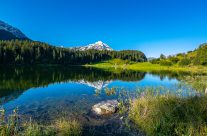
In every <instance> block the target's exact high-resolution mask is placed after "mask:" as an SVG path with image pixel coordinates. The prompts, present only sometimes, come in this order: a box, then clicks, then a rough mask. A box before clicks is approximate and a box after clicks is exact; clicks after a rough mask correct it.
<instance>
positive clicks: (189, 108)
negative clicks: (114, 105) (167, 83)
mask: <svg viewBox="0 0 207 136" xmlns="http://www.w3.org/2000/svg"><path fill="white" fill-rule="evenodd" d="M144 94H145V95H143V96H142V97H140V98H136V99H134V100H133V101H132V102H131V105H130V111H129V119H130V120H131V121H133V122H134V123H135V124H136V125H137V128H138V129H140V130H142V131H143V132H144V133H145V134H146V135H149V136H157V135H160V136H165V135H175V136H181V135H186V136H191V135H193V136H205V135H207V121H206V120H207V115H206V113H207V107H206V105H207V96H206V95H201V96H190V97H182V96H176V95H172V94H164V95H163V94H162V95H155V94H154V93H147V92H144Z"/></svg>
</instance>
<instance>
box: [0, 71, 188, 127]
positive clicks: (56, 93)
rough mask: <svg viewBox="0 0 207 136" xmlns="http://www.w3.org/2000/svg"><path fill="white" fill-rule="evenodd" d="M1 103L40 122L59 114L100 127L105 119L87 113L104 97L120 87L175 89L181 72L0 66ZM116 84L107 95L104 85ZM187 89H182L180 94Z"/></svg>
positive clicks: (49, 119)
mask: <svg viewBox="0 0 207 136" xmlns="http://www.w3.org/2000/svg"><path fill="white" fill-rule="evenodd" d="M0 70H1V72H0V73H1V74H0V100H1V101H0V102H1V107H3V108H5V110H6V111H7V113H8V114H9V113H11V112H12V110H13V109H15V108H17V107H18V110H19V113H20V114H22V115H23V116H25V117H32V118H33V119H34V120H37V121H40V122H49V121H51V120H53V119H55V118H58V116H66V117H69V118H76V119H78V120H80V121H82V124H86V125H88V126H90V125H92V126H95V127H98V126H103V124H104V123H105V122H107V121H108V119H102V120H100V119H97V118H93V117H91V116H90V111H91V107H92V106H93V105H94V104H96V103H98V102H100V101H103V100H108V99H117V98H118V95H119V93H120V92H121V90H125V91H127V92H130V93H132V94H133V93H134V92H136V91H137V90H138V88H140V87H157V86H163V87H165V88H171V90H173V89H174V90H176V87H177V84H179V83H180V81H179V79H180V76H181V75H183V74H180V73H169V72H162V73H145V72H133V71H122V72H117V71H116V72H109V71H102V70H97V69H91V68H83V67H24V68H21V67H19V68H18V67H16V68H1V69H0ZM114 87H116V88H117V89H116V90H117V92H116V94H115V95H111V96H108V95H106V93H105V91H104V90H105V89H106V88H114ZM185 93H186V94H188V93H189V92H187V91H186V92H183V95H185Z"/></svg>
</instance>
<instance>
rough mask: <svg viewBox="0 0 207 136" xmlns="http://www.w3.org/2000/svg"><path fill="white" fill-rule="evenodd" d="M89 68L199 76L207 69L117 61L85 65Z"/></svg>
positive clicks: (206, 71)
mask: <svg viewBox="0 0 207 136" xmlns="http://www.w3.org/2000/svg"><path fill="white" fill-rule="evenodd" d="M85 66H89V67H95V68H100V69H126V70H136V71H145V72H152V71H175V72H176V71H178V72H191V73H199V74H207V67H205V66H192V65H191V66H183V67H181V66H178V65H173V66H161V65H159V64H151V63H150V62H141V63H135V62H127V61H123V60H119V59H114V60H109V61H103V62H100V63H96V64H91V65H85Z"/></svg>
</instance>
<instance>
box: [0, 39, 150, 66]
mask: <svg viewBox="0 0 207 136" xmlns="http://www.w3.org/2000/svg"><path fill="white" fill-rule="evenodd" d="M113 58H119V59H123V60H130V61H135V62H144V61H146V60H147V59H146V56H145V55H144V54H143V53H142V52H140V51H130V50H126V51H106V50H104V51H98V50H87V51H78V50H74V49H69V48H60V47H55V46H50V45H48V44H46V43H41V42H32V41H19V40H12V41H0V64H90V63H94V62H99V61H103V60H109V59H113Z"/></svg>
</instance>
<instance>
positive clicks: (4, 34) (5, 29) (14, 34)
mask: <svg viewBox="0 0 207 136" xmlns="http://www.w3.org/2000/svg"><path fill="white" fill-rule="evenodd" d="M14 39H19V40H29V38H28V37H27V36H25V34H24V33H22V32H21V31H20V30H19V29H18V28H15V27H13V26H11V25H9V24H7V23H5V22H3V21H1V20H0V40H14Z"/></svg>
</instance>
